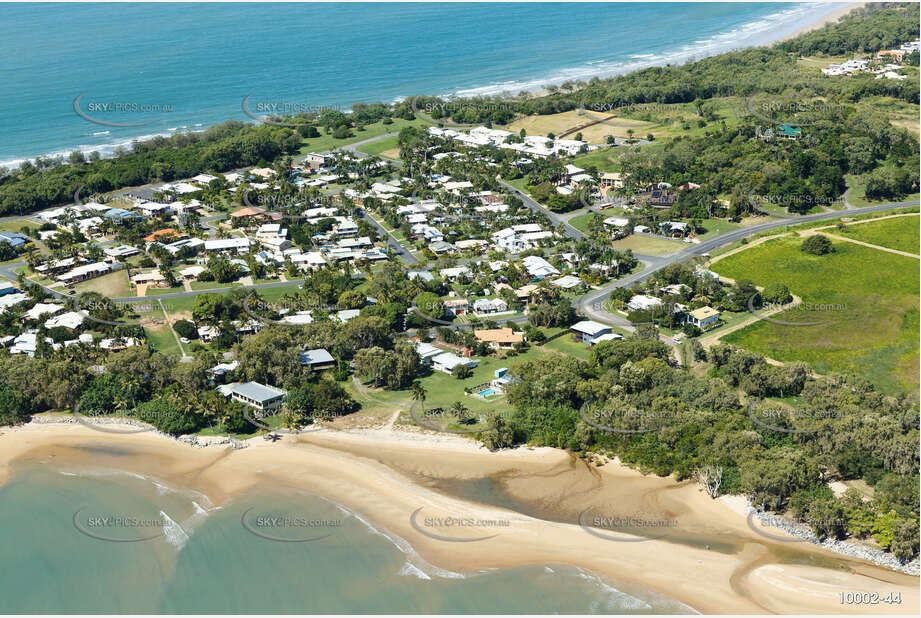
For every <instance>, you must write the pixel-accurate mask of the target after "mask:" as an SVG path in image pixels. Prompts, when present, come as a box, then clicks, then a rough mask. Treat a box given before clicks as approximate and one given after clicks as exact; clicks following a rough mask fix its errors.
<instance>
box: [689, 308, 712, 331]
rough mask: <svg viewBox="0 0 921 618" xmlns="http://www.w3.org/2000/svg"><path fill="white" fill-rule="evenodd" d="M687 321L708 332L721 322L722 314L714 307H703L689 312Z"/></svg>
mask: <svg viewBox="0 0 921 618" xmlns="http://www.w3.org/2000/svg"><path fill="white" fill-rule="evenodd" d="M686 320H687V322H688V323H690V324H693V325H694V326H696V327H697V328H699V329H701V330H707V329H708V328H711V327H713V326H715V325H716V324H717V323H718V322H719V321H720V312H719V311H717V310H716V309H714V308H713V307H709V306H707V307H701V308H700V309H695V310H693V311H691V312H689V313H688V314H687V318H686Z"/></svg>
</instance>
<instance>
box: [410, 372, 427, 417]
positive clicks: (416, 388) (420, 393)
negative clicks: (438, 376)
mask: <svg viewBox="0 0 921 618" xmlns="http://www.w3.org/2000/svg"><path fill="white" fill-rule="evenodd" d="M409 392H410V394H411V396H412V399H413V401H418V402H420V404H419V405H420V406H421V407H422V411H423V412H424V411H425V395H426V392H425V387H424V386H422V382H420V381H419V380H413V383H412V384H410V386H409Z"/></svg>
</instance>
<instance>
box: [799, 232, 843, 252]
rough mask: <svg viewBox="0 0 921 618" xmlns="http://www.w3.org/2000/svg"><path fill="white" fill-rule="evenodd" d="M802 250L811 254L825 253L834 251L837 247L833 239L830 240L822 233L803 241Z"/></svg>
mask: <svg viewBox="0 0 921 618" xmlns="http://www.w3.org/2000/svg"><path fill="white" fill-rule="evenodd" d="M800 250H802V251H803V252H805V253H809V254H810V255H825V254H827V253H831V252H833V251H834V250H835V248H834V246H833V245H832V244H831V241H830V240H828V237H826V236H823V235H822V234H815V235H814V236H809V237H808V238H806V240H804V241H803V244H802V245H800Z"/></svg>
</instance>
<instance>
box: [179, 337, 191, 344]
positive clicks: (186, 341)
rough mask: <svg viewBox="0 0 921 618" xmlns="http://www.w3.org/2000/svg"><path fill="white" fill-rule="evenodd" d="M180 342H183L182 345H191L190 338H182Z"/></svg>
mask: <svg viewBox="0 0 921 618" xmlns="http://www.w3.org/2000/svg"><path fill="white" fill-rule="evenodd" d="M179 341H181V342H182V343H191V341H189V338H188V337H180V338H179Z"/></svg>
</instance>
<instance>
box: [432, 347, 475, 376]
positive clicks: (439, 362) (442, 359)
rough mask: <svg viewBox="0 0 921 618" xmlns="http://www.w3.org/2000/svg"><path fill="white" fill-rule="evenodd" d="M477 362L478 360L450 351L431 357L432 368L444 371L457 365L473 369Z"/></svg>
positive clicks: (448, 371)
mask: <svg viewBox="0 0 921 618" xmlns="http://www.w3.org/2000/svg"><path fill="white" fill-rule="evenodd" d="M479 362H480V361H479V360H476V359H471V358H465V357H463V356H458V355H457V354H454V353H452V352H444V353H442V354H439V355H438V356H433V357H432V368H433V369H437V370H438V371H441V372H444V373H451V370H452V369H454V368H455V367H457V366H458V365H464V366H466V367H469V368H471V369H473V368H474V367H476V366H477V365H478V364H479Z"/></svg>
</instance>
